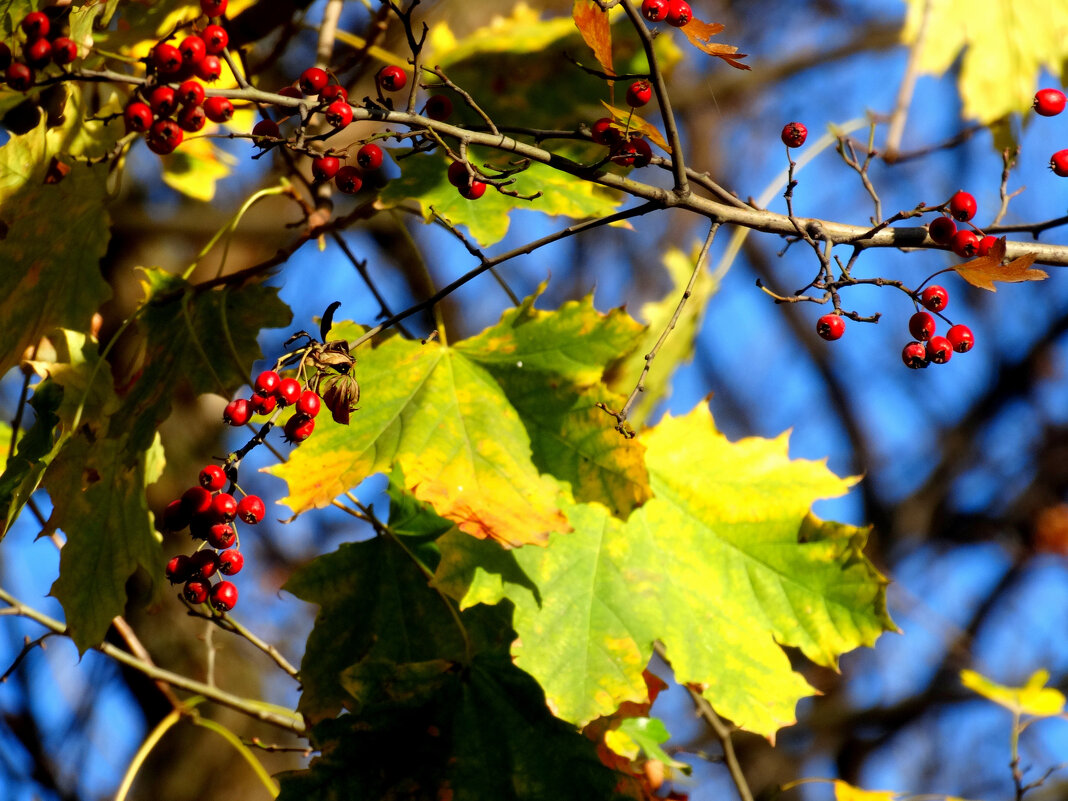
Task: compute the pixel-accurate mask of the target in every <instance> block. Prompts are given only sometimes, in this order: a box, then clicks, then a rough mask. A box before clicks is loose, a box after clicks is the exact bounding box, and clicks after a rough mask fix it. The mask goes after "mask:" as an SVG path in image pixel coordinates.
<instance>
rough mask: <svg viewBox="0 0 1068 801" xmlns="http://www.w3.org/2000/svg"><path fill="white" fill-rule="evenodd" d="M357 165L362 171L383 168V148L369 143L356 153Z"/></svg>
mask: <svg viewBox="0 0 1068 801" xmlns="http://www.w3.org/2000/svg"><path fill="white" fill-rule="evenodd" d="M356 163H357V164H359V165H360V169H361V170H367V171H371V170H377V169H378V168H379V167H381V166H382V148H380V147H379V146H378V145H376V144H375V143H374V142H368V143H367V144H366V145H364V146H363V147H361V148H360V149H359V150H357V151H356Z"/></svg>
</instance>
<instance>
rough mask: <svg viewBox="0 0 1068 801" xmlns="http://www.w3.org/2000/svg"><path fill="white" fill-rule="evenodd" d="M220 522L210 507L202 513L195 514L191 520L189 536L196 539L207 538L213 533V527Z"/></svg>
mask: <svg viewBox="0 0 1068 801" xmlns="http://www.w3.org/2000/svg"><path fill="white" fill-rule="evenodd" d="M218 522H219V521H218V520H216V519H215V515H213V514H212V513H211V510H210V509H209V510H208V511H206V512H204V513H202V514H199V515H193V519H192V520H190V521H189V536H190V537H192V538H193V539H195V540H206V539H207V538H208V535H209V534H210V533H211V527H212V526H214V525H215V524H216V523H218Z"/></svg>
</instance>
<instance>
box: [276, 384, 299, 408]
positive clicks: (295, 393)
mask: <svg viewBox="0 0 1068 801" xmlns="http://www.w3.org/2000/svg"><path fill="white" fill-rule="evenodd" d="M303 389H304V388H303V387H301V385H300V382H299V381H297V379H295V378H283V379H282V380H281V381H279V382H278V388H277V389H276V390H275V391H274V395H275V397H276V398H278V403H279V405H281V406H292V405H293V404H294V403H296V402H297V401H298V400H300V393H301V392H302V391H303Z"/></svg>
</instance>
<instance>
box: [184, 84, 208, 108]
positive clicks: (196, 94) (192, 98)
mask: <svg viewBox="0 0 1068 801" xmlns="http://www.w3.org/2000/svg"><path fill="white" fill-rule="evenodd" d="M178 102H180V103H181V104H182V105H183V106H199V105H200V104H201V103H203V102H204V84H202V83H200V81H194V80H192V79H190V80H188V81H183V82H182V85H181V86H179V87H178Z"/></svg>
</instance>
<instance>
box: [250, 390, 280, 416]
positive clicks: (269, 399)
mask: <svg viewBox="0 0 1068 801" xmlns="http://www.w3.org/2000/svg"><path fill="white" fill-rule="evenodd" d="M248 402H249V405H250V406H251V407H252V411H253V412H254V413H255V414H270V413H271V412H273V411H274V407H275V406H276V405H277V404H278V399H277V398H276V397H275V396H274V395H263V394H261V393H259V392H253V393H252V397H250V398H249V399H248Z"/></svg>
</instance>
